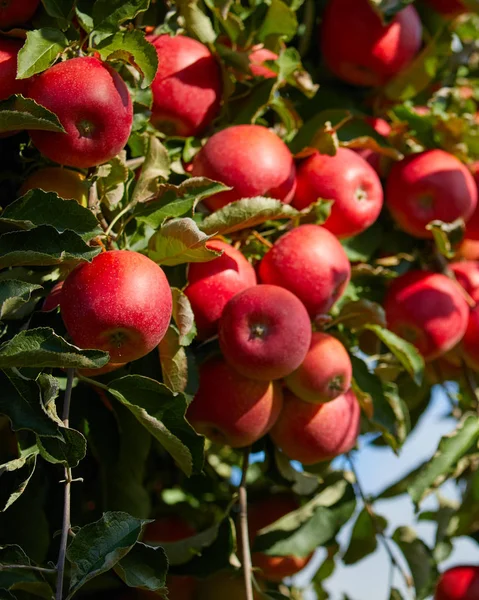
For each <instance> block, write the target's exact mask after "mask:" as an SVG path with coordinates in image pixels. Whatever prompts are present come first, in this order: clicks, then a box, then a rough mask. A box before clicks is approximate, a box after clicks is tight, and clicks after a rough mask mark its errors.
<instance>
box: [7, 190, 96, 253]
mask: <svg viewBox="0 0 479 600" xmlns="http://www.w3.org/2000/svg"><path fill="white" fill-rule="evenodd" d="M39 225H50V226H51V227H54V228H55V229H56V230H57V231H58V233H63V232H64V231H66V230H70V231H74V232H75V233H76V234H78V235H79V236H80V237H81V238H83V239H84V240H85V241H88V240H90V239H92V238H93V237H95V236H97V235H99V234H100V233H101V231H102V230H101V228H100V226H99V223H98V220H97V218H96V217H95V216H94V215H93V213H92V211H91V210H89V209H88V208H85V207H83V206H81V205H80V204H78V202H77V201H76V200H64V199H63V198H60V197H59V196H58V195H57V194H55V193H54V192H44V191H43V190H40V189H36V190H30V191H28V192H27V193H26V194H25V195H24V196H22V197H21V198H19V199H18V200H15V202H12V203H11V204H9V205H8V206H7V207H6V208H5V210H4V211H3V213H2V214H1V216H0V229H1V228H2V227H10V228H14V229H25V230H28V229H33V228H34V227H37V226H39Z"/></svg>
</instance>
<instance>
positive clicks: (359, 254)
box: [341, 222, 384, 262]
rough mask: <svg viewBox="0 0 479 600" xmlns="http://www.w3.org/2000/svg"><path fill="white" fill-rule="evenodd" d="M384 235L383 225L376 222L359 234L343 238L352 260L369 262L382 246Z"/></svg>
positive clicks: (344, 245) (343, 245)
mask: <svg viewBox="0 0 479 600" xmlns="http://www.w3.org/2000/svg"><path fill="white" fill-rule="evenodd" d="M383 236H384V231H383V228H382V226H381V225H380V224H379V223H378V222H376V223H374V225H372V226H371V227H369V228H368V229H366V231H363V232H362V233H360V234H359V235H355V236H354V237H350V238H346V239H342V240H341V246H342V247H343V248H344V250H345V252H346V255H347V257H348V259H349V261H350V262H368V261H369V260H371V257H372V256H373V254H374V253H375V252H376V250H378V248H379V247H380V246H381V243H382V240H383Z"/></svg>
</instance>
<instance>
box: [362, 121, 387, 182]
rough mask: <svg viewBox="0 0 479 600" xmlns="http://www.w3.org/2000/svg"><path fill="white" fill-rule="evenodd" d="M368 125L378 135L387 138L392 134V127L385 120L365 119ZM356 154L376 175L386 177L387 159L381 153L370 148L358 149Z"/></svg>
mask: <svg viewBox="0 0 479 600" xmlns="http://www.w3.org/2000/svg"><path fill="white" fill-rule="evenodd" d="M364 120H365V121H366V123H367V124H368V125H370V126H371V127H372V128H373V129H374V131H375V132H376V133H378V134H379V135H382V136H383V137H385V138H387V137H388V136H389V135H390V134H391V126H390V125H389V123H388V122H387V121H385V120H384V119H380V118H378V117H365V119H364ZM355 152H356V153H357V154H359V156H360V157H361V158H364V160H365V161H366V162H368V163H369V164H370V165H371V167H372V168H373V169H374V170H375V171H376V173H377V174H378V175H379V176H380V177H383V176H384V174H385V173H384V171H385V165H384V163H385V160H388V159H386V157H384V156H382V155H381V154H380V153H379V152H375V151H374V150H371V149H369V148H358V149H355Z"/></svg>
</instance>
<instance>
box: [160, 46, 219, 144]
mask: <svg viewBox="0 0 479 600" xmlns="http://www.w3.org/2000/svg"><path fill="white" fill-rule="evenodd" d="M148 39H149V41H150V42H151V43H152V44H153V45H154V46H155V48H156V52H157V54H158V71H157V73H156V77H155V79H154V81H153V83H152V85H151V90H152V92H153V107H152V111H151V122H152V123H153V125H154V126H155V127H156V128H157V129H160V130H161V131H164V132H165V133H167V134H168V135H177V136H181V137H188V136H192V135H198V134H199V133H201V132H202V131H204V130H205V129H206V127H208V125H210V123H211V122H212V121H213V119H214V118H215V117H216V116H217V115H218V113H219V110H220V102H221V95H222V89H223V83H222V77H221V69H220V67H219V64H218V62H217V61H216V58H215V57H214V56H213V55H212V54H211V52H210V51H209V49H208V48H207V47H206V46H205V45H204V44H201V43H200V42H198V41H196V40H194V39H192V38H189V37H186V36H184V35H176V36H170V35H159V36H151V37H149V38H148Z"/></svg>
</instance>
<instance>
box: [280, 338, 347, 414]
mask: <svg viewBox="0 0 479 600" xmlns="http://www.w3.org/2000/svg"><path fill="white" fill-rule="evenodd" d="M351 378H352V366H351V359H350V358H349V354H348V352H347V350H346V348H345V347H344V346H343V345H342V344H341V342H340V341H339V340H338V339H336V338H335V337H333V336H332V335H329V334H327V333H321V332H319V331H318V332H315V333H313V336H312V339H311V346H310V348H309V350H308V353H307V354H306V358H305V359H304V361H303V362H302V363H301V365H300V366H299V367H298V368H297V369H296V371H294V372H293V373H291V375H288V377H287V378H286V385H287V386H288V387H289V389H290V390H291V391H292V392H293V393H294V394H295V395H296V396H298V398H300V399H301V400H304V401H305V402H312V403H313V404H319V403H322V402H329V401H330V400H334V399H335V398H337V397H338V396H341V395H342V394H344V393H346V392H347V391H348V390H349V388H350V387H351Z"/></svg>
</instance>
